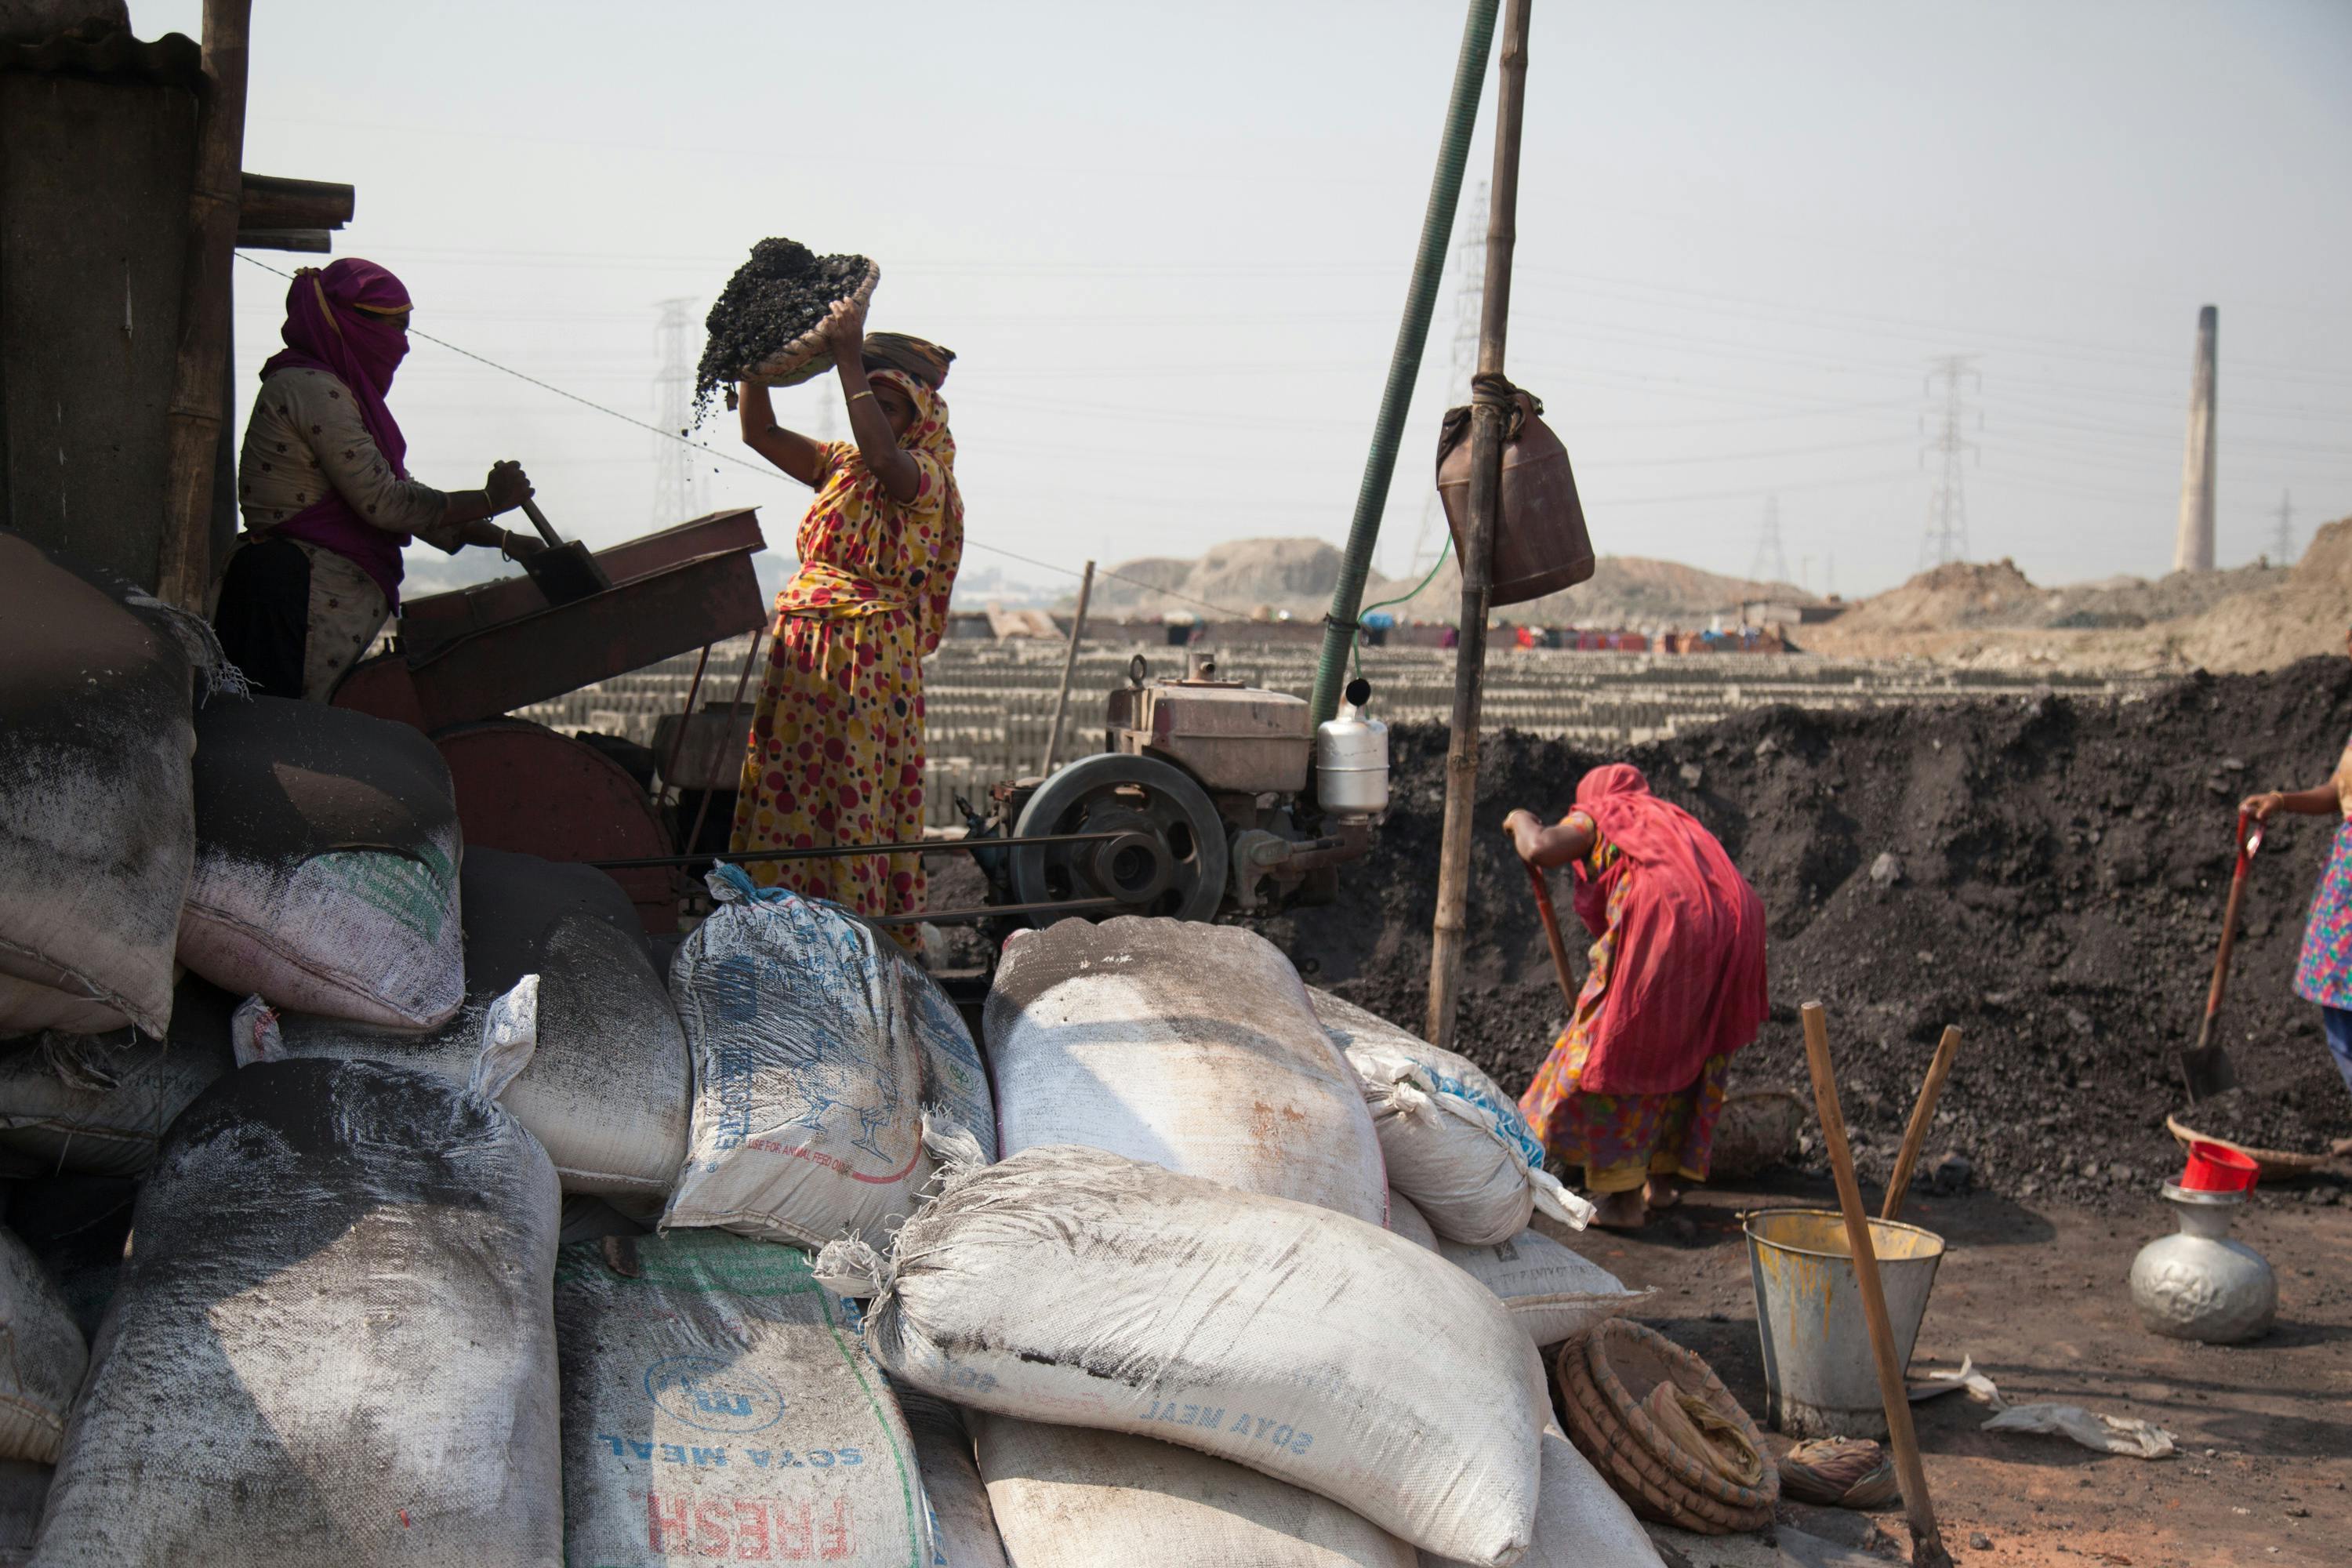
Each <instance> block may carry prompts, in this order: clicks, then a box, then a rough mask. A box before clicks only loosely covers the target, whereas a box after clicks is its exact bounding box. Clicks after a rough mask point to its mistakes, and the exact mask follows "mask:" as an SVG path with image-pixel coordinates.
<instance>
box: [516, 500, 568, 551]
mask: <svg viewBox="0 0 2352 1568" xmlns="http://www.w3.org/2000/svg"><path fill="white" fill-rule="evenodd" d="M522 514H523V516H525V517H527V518H529V519H530V525H531V527H533V528H535V529H537V530H539V536H540V538H541V539H542V540H544V541H546V542H547V547H548V548H549V549H550V550H553V549H555V548H556V547H557V546H558V545H560V544H562V542H563V538H562V535H561V534H559V533H557V532H556V531H555V524H553V523H551V522H550V521H547V514H546V513H545V512H543V511H541V510H539V503H538V502H537V501H535V500H531V499H530V497H529V496H525V497H524V498H523V502H522Z"/></svg>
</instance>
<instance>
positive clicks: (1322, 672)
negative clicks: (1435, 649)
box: [1308, 0, 1497, 724]
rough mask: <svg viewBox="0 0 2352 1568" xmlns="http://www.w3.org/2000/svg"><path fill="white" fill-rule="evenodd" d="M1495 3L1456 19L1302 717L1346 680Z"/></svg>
mask: <svg viewBox="0 0 2352 1568" xmlns="http://www.w3.org/2000/svg"><path fill="white" fill-rule="evenodd" d="M1496 3H1497V0H1470V9H1469V15H1468V16H1466V17H1465V20H1464V22H1463V24H1462V48H1461V52H1460V53H1459V54H1457V55H1456V56H1455V57H1454V91H1453V94H1452V96H1451V97H1449V98H1448V99H1447V100H1446V105H1445V130H1444V134H1443V135H1442V136H1441V137H1440V138H1439V140H1438V143H1437V172H1436V173H1435V174H1433V175H1432V176H1431V178H1430V182H1429V205H1427V206H1426V207H1424V208H1423V211H1422V215H1421V246H1420V248H1419V249H1417V250H1416V251H1415V252H1414V253H1413V262H1412V282H1411V283H1409V284H1407V285H1406V286H1405V294H1404V319H1403V320H1402V321H1399V322H1398V323H1397V335H1396V346H1395V347H1394V348H1392V349H1391V350H1390V351H1389V379H1388V384H1387V385H1385V386H1384V387H1382V388H1381V410H1380V414H1379V416H1377V417H1376V418H1375V419H1374V420H1373V421H1372V445H1371V449H1370V451H1368V452H1367V453H1365V454H1364V474H1363V478H1362V479H1359V480H1358V481H1357V483H1356V513H1355V517H1354V518H1353V520H1352V521H1349V524H1348V552H1347V554H1346V555H1345V556H1344V557H1342V558H1341V561H1340V564H1339V582H1337V583H1335V584H1332V587H1331V608H1330V611H1329V613H1328V614H1327V615H1326V616H1324V617H1323V651H1322V654H1321V656H1320V657H1319V658H1318V660H1317V662H1316V666H1315V693H1314V698H1313V700H1312V706H1311V708H1310V710H1309V712H1308V721H1309V722H1310V723H1312V724H1320V723H1322V722H1323V721H1325V720H1327V719H1328V718H1330V717H1331V716H1332V715H1333V714H1335V713H1337V712H1339V689H1340V688H1341V687H1343V686H1345V685H1346V684H1347V682H1348V650H1349V648H1350V647H1353V646H1354V644H1355V640H1356V613H1357V611H1358V610H1359V609H1360V608H1361V606H1362V605H1363V601H1364V578H1365V575H1366V574H1368V573H1369V572H1370V570H1371V564H1372V546H1373V545H1374V544H1376V543H1378V542H1379V541H1380V535H1381V514H1382V513H1383V512H1385V511H1386V510H1388V504H1389V482H1390V480H1391V479H1393V478H1394V477H1395V475H1396V460H1397V447H1398V444H1399V442H1400V441H1401V440H1402V437H1403V434H1404V421H1405V416H1406V415H1407V414H1408V413H1410V412H1411V411H1412V389H1413V384H1414V383H1415V382H1417V381H1418V380H1420V378H1421V355H1422V351H1423V349H1424V348H1426V347H1427V346H1428V343H1429V319H1430V316H1431V315H1432V314H1433V312H1434V311H1435V310H1436V309H1437V286H1438V283H1439V281H1440V280H1441V279H1443V278H1444V274H1445V242H1446V239H1447V237H1449V236H1450V235H1452V234H1453V232H1454V208H1455V207H1456V206H1457V205H1459V204H1460V202H1461V200H1462V168H1463V165H1464V164H1465V163H1468V162H1469V160H1470V139H1471V137H1472V136H1473V135H1474V134H1475V133H1476V131H1477V128H1478V124H1477V122H1478V95H1479V93H1480V92H1481V91H1483V90H1484V89H1485V88H1486V56H1487V54H1488V52H1489V50H1490V49H1491V47H1493V44H1494V41H1495V8H1496Z"/></svg>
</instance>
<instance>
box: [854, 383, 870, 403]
mask: <svg viewBox="0 0 2352 1568" xmlns="http://www.w3.org/2000/svg"><path fill="white" fill-rule="evenodd" d="M873 395H874V389H873V388H872V387H870V386H869V387H867V388H866V390H865V391H863V392H853V393H851V394H850V395H849V401H850V402H852V403H855V402H856V401H857V400H858V399H859V398H861V397H871V396H873Z"/></svg>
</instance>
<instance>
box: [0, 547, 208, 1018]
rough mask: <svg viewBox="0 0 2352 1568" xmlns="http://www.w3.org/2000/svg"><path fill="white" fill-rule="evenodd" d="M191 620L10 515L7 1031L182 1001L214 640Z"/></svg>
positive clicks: (1, 938) (1, 598)
mask: <svg viewBox="0 0 2352 1568" xmlns="http://www.w3.org/2000/svg"><path fill="white" fill-rule="evenodd" d="M191 619H192V618H191V617H184V616H178V613H177V612H175V611H173V610H171V609H169V608H168V607H166V606H165V605H162V604H160V603H158V602H157V601H156V600H154V599H152V598H151V597H149V596H148V595H144V594H142V593H140V592H138V591H137V590H136V589H134V588H131V587H130V586H129V585H128V584H121V583H116V582H111V581H110V580H107V579H103V578H101V577H100V576H98V575H96V574H89V573H85V572H82V571H80V570H79V569H78V568H75V567H72V566H70V565H68V563H65V562H64V561H63V560H62V559H60V558H58V557H57V556H53V555H51V554H49V553H48V552H47V551H45V550H43V549H42V548H41V547H40V546H38V545H37V544H35V543H33V542H31V541H30V540H27V539H25V538H23V537H21V536H19V535H17V534H14V533H8V532H5V531H0V736H5V742H0V820H5V822H6V824H7V831H6V832H5V833H0V1036H5V1035H22V1034H30V1033H32V1032H33V1031H35V1030H37V1029H52V1028H54V1029H68V1030H73V1031H76V1032H79V1033H95V1032H98V1031H100V1030H105V1029H119V1028H121V1027H122V1026H124V1025H125V1024H130V1025H134V1026H137V1027H139V1028H140V1029H142V1030H144V1031H145V1032H146V1033H148V1034H150V1035H153V1036H159V1037H160V1036H161V1035H162V1034H163V1031H164V1028H165V1026H166V1024H167V1023H168V1021H169V1019H170V1017H171V1012H172V952H173V944H174V942H175V941H176V939H177V934H178V931H179V926H180V903H181V900H183V899H184V898H185V897H186V896H187V891H188V877H189V872H190V868H191V867H192V866H193V865H194V855H195V842H194V830H193V828H192V826H191V818H192V813H193V805H192V804H191V798H192V797H191V794H190V784H189V778H190V773H189V758H190V756H191V755H192V754H193V753H194V751H195V744H196V742H195V732H194V727H193V724H192V721H191V719H190V716H189V710H190V705H191V702H192V700H193V697H194V692H193V689H192V687H191V684H190V679H189V677H190V673H191V670H192V668H201V667H203V665H204V664H205V662H206V659H207V658H208V656H207V655H206V654H205V652H204V651H203V650H205V649H206V648H208V647H210V645H209V642H208V635H207V634H206V633H205V631H204V628H203V627H202V626H201V625H193V626H192V625H190V624H189V623H190V622H191ZM192 655H193V657H192ZM205 673H207V674H209V673H211V671H210V670H208V669H207V670H205Z"/></svg>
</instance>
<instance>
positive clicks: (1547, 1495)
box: [1421, 1426, 1665, 1568]
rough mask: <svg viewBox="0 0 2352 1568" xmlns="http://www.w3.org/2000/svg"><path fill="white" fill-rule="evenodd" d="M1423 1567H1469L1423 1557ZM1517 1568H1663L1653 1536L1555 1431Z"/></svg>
mask: <svg viewBox="0 0 2352 1568" xmlns="http://www.w3.org/2000/svg"><path fill="white" fill-rule="evenodd" d="M1421 1568H1465V1565H1464V1564H1462V1563H1459V1562H1457V1561H1455V1560H1454V1559H1453V1558H1450V1557H1439V1556H1437V1555H1435V1554H1433V1553H1432V1552H1423V1553H1421ZM1518 1568H1665V1565H1664V1560H1663V1559H1662V1558H1661V1557H1660V1556H1659V1555H1658V1549H1657V1547H1655V1546H1654V1545H1653V1544H1652V1543H1651V1542H1650V1533H1649V1531H1645V1530H1643V1528H1642V1521H1640V1520H1638V1519H1636V1518H1634V1517H1633V1510H1632V1509H1630V1508H1628V1507H1626V1506H1625V1500H1624V1499H1623V1498H1621V1497H1619V1496H1618V1495H1617V1493H1616V1491H1615V1490H1614V1489H1612V1487H1611V1486H1610V1485H1609V1483H1608V1481H1607V1480H1606V1479H1603V1478H1602V1476H1601V1472H1600V1471H1598V1470H1596V1469H1594V1468H1592V1461H1591V1460H1590V1459H1588V1458H1585V1457H1584V1456H1583V1455H1581V1454H1580V1453H1578V1452H1577V1451H1576V1446H1575V1445H1574V1444H1572V1443H1570V1441H1569V1440H1568V1438H1567V1436H1565V1435H1564V1434H1563V1433H1562V1432H1561V1431H1560V1430H1559V1427H1558V1426H1547V1427H1545V1428H1544V1434H1543V1496H1542V1498H1541V1499H1540V1500H1538V1502H1537V1504H1536V1538H1535V1543H1534V1544H1533V1545H1531V1546H1529V1547H1528V1552H1527V1555H1526V1556H1524V1557H1522V1558H1520V1559H1519V1562H1518Z"/></svg>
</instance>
